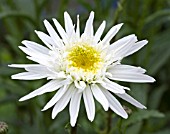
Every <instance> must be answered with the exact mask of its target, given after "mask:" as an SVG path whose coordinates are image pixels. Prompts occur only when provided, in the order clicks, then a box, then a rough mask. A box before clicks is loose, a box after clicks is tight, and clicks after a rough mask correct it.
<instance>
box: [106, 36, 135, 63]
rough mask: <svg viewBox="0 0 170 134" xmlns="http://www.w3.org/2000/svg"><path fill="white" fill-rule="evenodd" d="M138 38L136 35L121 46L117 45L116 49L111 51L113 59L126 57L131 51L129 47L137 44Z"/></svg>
mask: <svg viewBox="0 0 170 134" xmlns="http://www.w3.org/2000/svg"><path fill="white" fill-rule="evenodd" d="M136 40H137V39H136V36H134V37H133V38H130V40H128V41H127V42H126V43H125V44H122V45H119V46H118V45H117V47H115V49H113V50H112V51H110V52H111V53H112V60H113V61H116V60H121V59H122V58H123V57H125V55H126V54H127V52H128V51H129V49H130V48H131V47H132V45H134V44H135V42H136ZM109 49H110V48H109Z"/></svg>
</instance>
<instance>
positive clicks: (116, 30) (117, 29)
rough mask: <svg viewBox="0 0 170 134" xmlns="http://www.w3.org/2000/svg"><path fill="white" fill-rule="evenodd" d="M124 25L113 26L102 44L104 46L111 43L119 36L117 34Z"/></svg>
mask: <svg viewBox="0 0 170 134" xmlns="http://www.w3.org/2000/svg"><path fill="white" fill-rule="evenodd" d="M122 25H123V24H122V23H121V24H118V25H116V26H113V27H112V28H111V29H110V30H109V32H108V33H107V34H106V36H105V37H104V38H103V40H102V43H103V44H107V43H108V42H110V40H111V39H112V38H113V37H114V36H115V35H116V34H117V32H118V31H119V30H120V28H121V27H122Z"/></svg>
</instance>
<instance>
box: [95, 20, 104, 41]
mask: <svg viewBox="0 0 170 134" xmlns="http://www.w3.org/2000/svg"><path fill="white" fill-rule="evenodd" d="M105 27H106V21H103V22H102V24H101V25H100V26H99V28H98V29H97V31H96V33H95V35H94V41H95V42H96V43H97V42H98V41H99V40H100V38H101V36H102V34H103V31H104V29H105Z"/></svg>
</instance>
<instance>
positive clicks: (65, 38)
mask: <svg viewBox="0 0 170 134" xmlns="http://www.w3.org/2000/svg"><path fill="white" fill-rule="evenodd" d="M53 21H54V24H55V26H56V28H57V30H58V32H59V34H60V36H61V37H62V39H63V41H64V43H65V44H67V43H68V36H67V34H66V32H65V30H64V29H63V27H62V26H61V25H60V23H59V22H58V21H57V20H56V19H53Z"/></svg>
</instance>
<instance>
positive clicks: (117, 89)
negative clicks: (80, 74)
mask: <svg viewBox="0 0 170 134" xmlns="http://www.w3.org/2000/svg"><path fill="white" fill-rule="evenodd" d="M100 85H101V86H102V87H104V88H105V89H107V90H109V91H111V92H113V93H120V94H123V93H125V90H124V88H123V86H120V85H119V84H117V83H115V82H113V81H110V80H109V79H107V78H105V79H104V81H103V83H101V84H100Z"/></svg>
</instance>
